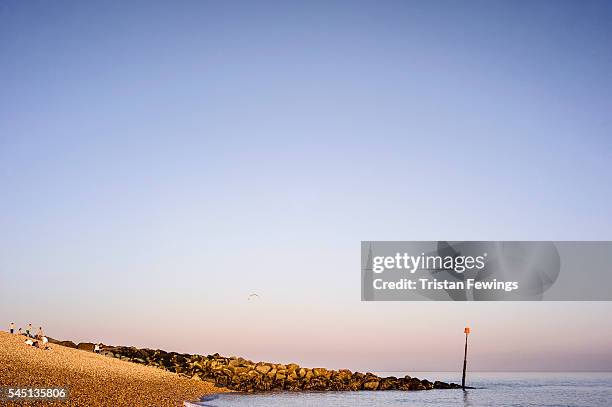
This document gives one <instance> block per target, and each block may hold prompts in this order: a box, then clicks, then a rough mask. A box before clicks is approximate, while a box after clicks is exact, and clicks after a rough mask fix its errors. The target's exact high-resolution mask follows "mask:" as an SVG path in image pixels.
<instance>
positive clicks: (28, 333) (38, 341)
mask: <svg viewBox="0 0 612 407" xmlns="http://www.w3.org/2000/svg"><path fill="white" fill-rule="evenodd" d="M9 332H10V333H11V335H15V334H16V335H24V336H25V337H26V338H27V339H26V340H25V344H26V345H30V346H34V347H35V348H39V349H44V350H48V349H51V348H49V338H47V337H46V336H45V334H44V332H43V329H42V326H39V327H38V331H37V332H36V334H34V328H32V324H31V323H30V324H28V326H27V327H26V329H25V332H23V330H22V329H21V328H19V330H17V331H15V323H14V322H11V324H10V326H9Z"/></svg>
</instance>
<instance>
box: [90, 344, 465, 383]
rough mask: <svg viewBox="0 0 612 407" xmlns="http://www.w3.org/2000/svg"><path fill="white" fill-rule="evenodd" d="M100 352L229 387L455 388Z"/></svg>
mask: <svg viewBox="0 0 612 407" xmlns="http://www.w3.org/2000/svg"><path fill="white" fill-rule="evenodd" d="M102 354H104V355H106V356H109V357H114V358H119V359H122V360H127V361H130V362H134V363H140V364H144V365H148V366H155V367H158V368H161V369H165V370H168V371H171V372H175V373H178V374H179V375H182V376H186V377H190V378H192V379H194V380H204V381H208V382H211V383H214V384H215V385H217V386H220V387H226V388H229V389H232V390H237V391H245V392H253V391H270V390H287V391H315V390H316V391H324V390H335V391H346V390H353V391H355V390H431V389H456V388H460V386H459V385H457V384H450V383H444V382H439V381H436V382H433V383H432V382H430V381H428V380H419V379H417V378H415V377H410V376H405V377H399V378H398V377H378V376H376V375H374V374H372V373H359V372H351V371H350V370H328V369H324V368H313V369H311V368H306V367H301V366H298V365H296V364H295V363H290V364H286V365H285V364H279V363H267V362H258V363H255V362H252V361H250V360H246V359H243V358H240V357H223V356H220V355H219V354H214V355H208V356H201V355H189V354H179V353H176V352H165V351H162V350H151V349H137V348H134V347H124V346H114V347H111V346H103V347H102Z"/></svg>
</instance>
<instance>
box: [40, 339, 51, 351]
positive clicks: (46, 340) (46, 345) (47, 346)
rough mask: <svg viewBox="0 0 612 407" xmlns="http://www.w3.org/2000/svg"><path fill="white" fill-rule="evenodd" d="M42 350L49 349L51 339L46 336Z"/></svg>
mask: <svg viewBox="0 0 612 407" xmlns="http://www.w3.org/2000/svg"><path fill="white" fill-rule="evenodd" d="M42 348H43V349H44V350H48V349H50V348H49V338H47V337H46V336H43V337H42Z"/></svg>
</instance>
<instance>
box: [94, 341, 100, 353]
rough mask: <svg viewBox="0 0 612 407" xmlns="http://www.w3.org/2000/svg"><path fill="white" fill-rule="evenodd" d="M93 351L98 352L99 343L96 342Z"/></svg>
mask: <svg viewBox="0 0 612 407" xmlns="http://www.w3.org/2000/svg"><path fill="white" fill-rule="evenodd" d="M94 353H100V345H98V344H97V343H96V346H95V347H94Z"/></svg>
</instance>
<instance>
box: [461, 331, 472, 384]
mask: <svg viewBox="0 0 612 407" xmlns="http://www.w3.org/2000/svg"><path fill="white" fill-rule="evenodd" d="M463 333H464V334H465V352H464V353H463V376H461V388H462V389H463V390H465V368H466V367H467V342H468V335H469V334H470V328H469V327H467V326H466V327H465V329H464V330H463Z"/></svg>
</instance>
